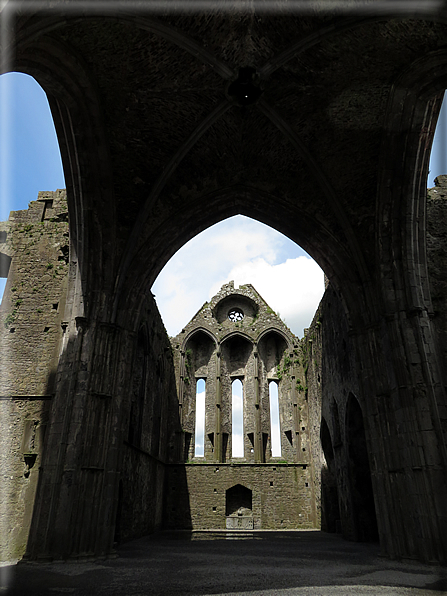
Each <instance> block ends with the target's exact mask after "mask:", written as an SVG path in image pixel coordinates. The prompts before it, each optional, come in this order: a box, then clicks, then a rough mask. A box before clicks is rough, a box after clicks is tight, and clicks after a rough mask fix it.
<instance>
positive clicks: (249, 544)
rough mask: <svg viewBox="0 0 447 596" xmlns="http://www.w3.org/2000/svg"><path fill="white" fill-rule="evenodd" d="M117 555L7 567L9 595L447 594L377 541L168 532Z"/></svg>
mask: <svg viewBox="0 0 447 596" xmlns="http://www.w3.org/2000/svg"><path fill="white" fill-rule="evenodd" d="M117 554H118V556H117V558H116V559H108V560H103V561H94V562H93V561H84V562H81V561H76V562H70V563H63V562H59V563H58V562H52V563H40V564H37V563H19V564H18V565H15V566H9V567H3V568H2V576H1V578H2V588H1V593H2V594H3V593H4V594H8V596H19V595H20V596H22V595H25V594H27V595H28V596H40V595H42V596H44V595H45V596H46V595H54V594H58V593H61V594H62V593H64V594H75V595H77V596H87V595H89V596H91V595H92V594H95V595H96V596H100V595H102V594H104V595H106V594H107V595H108V596H110V595H112V596H115V595H116V596H118V595H119V596H137V595H143V594H144V595H157V596H160V595H166V596H169V595H180V594H181V595H197V596H198V595H207V594H221V595H223V594H232V595H247V596H248V595H250V596H260V595H261V594H262V595H263V596H273V595H276V594H284V595H294V594H296V595H302V594H312V595H316V594H318V595H321V596H326V595H332V594H336V595H339V594H340V595H341V594H356V595H357V594H371V595H372V594H374V595H378V594H384V595H385V594H386V595H388V594H399V595H407V594H408V595H410V594H411V595H412V596H428V595H432V596H435V595H436V594H440V593H441V594H446V593H447V569H445V568H441V567H438V566H430V565H423V564H420V563H412V562H397V561H391V560H389V559H385V558H383V557H381V556H380V553H379V545H378V544H377V543H353V542H347V541H345V540H343V539H342V538H341V537H340V536H338V535H335V534H325V533H322V532H319V531H299V532H298V531H286V532H268V531H259V532H243V533H238V532H223V531H222V532H209V533H207V532H193V533H188V532H183V533H176V532H166V533H159V534H157V535H152V536H149V537H146V538H142V539H140V540H135V541H132V542H128V543H126V544H124V545H121V546H119V547H118V548H117Z"/></svg>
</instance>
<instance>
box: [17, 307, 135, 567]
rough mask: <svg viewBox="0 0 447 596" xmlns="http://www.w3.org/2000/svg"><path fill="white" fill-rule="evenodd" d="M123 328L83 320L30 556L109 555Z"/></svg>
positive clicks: (67, 366) (59, 394)
mask: <svg viewBox="0 0 447 596" xmlns="http://www.w3.org/2000/svg"><path fill="white" fill-rule="evenodd" d="M120 347H121V330H120V329H119V328H118V327H117V326H115V325H109V324H96V325H92V324H89V322H88V321H87V320H86V319H84V318H82V317H77V318H76V330H75V331H74V332H72V335H71V338H70V339H69V342H68V346H67V349H66V352H65V354H64V356H63V359H64V361H63V364H61V366H60V369H59V373H58V380H57V387H56V395H55V398H54V404H53V408H52V415H51V422H50V426H49V435H48V437H47V440H46V442H45V452H44V454H43V466H42V476H41V482H40V484H39V488H38V494H37V497H36V505H35V511H34V516H33V522H32V527H31V532H30V538H29V543H28V549H27V555H26V557H27V558H32V559H35V558H38V559H42V558H43V559H58V558H62V559H65V558H67V557H69V556H70V557H75V558H76V557H79V556H99V555H107V554H109V553H110V552H112V548H113V523H114V517H113V516H114V512H115V508H116V507H115V505H116V503H115V500H116V499H115V496H116V486H117V482H118V471H117V469H118V460H119V444H120V442H119V440H118V438H119V437H118V435H120V432H121V428H120V414H121V399H122V395H121V392H120V394H118V393H117V392H116V382H117V380H118V378H119V377H120V376H122V372H123V371H124V370H126V369H128V366H127V365H128V362H127V359H128V357H129V356H127V357H126V353H129V349H128V346H127V347H126V350H124V351H123V353H120Z"/></svg>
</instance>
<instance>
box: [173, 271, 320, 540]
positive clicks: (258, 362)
mask: <svg viewBox="0 0 447 596" xmlns="http://www.w3.org/2000/svg"><path fill="white" fill-rule="evenodd" d="M237 313H239V318H232V317H233V315H234V314H236V315H237ZM172 345H173V351H174V361H175V366H176V375H177V385H178V394H179V408H180V412H181V420H182V433H181V434H180V435H179V436H178V438H177V440H179V441H182V444H181V445H178V447H177V448H176V449H175V450H174V451H173V453H175V457H173V458H172V459H171V461H172V465H171V466H169V472H168V490H167V507H166V524H167V526H168V527H170V528H175V527H179V528H192V529H223V528H225V527H226V523H227V519H226V517H228V516H225V503H226V500H225V495H226V491H227V490H229V489H231V488H232V487H238V486H239V487H240V490H241V491H242V493H243V491H244V490H245V491H251V493H252V506H253V509H252V510H251V511H250V514H247V511H248V510H249V509H250V508H248V507H245V506H242V505H241V507H242V509H244V510H245V513H246V514H247V515H248V517H247V519H248V518H250V516H252V518H250V519H252V524H253V525H254V527H255V528H256V529H282V528H288V529H291V528H309V527H317V526H318V524H319V517H318V513H317V509H316V506H315V503H316V501H315V494H314V486H315V483H314V479H313V476H314V471H313V458H312V449H311V441H310V436H311V435H310V432H309V407H308V400H307V388H306V386H305V380H304V379H305V375H306V372H305V371H306V370H307V368H308V358H307V355H306V354H307V352H306V351H305V350H303V346H302V345H301V343H300V341H299V340H298V338H296V337H295V336H294V335H293V334H292V333H291V332H290V330H289V329H288V328H287V327H286V325H285V324H284V323H283V322H282V321H281V319H280V318H279V316H278V315H277V314H276V313H275V312H274V311H273V310H272V309H271V308H270V307H269V306H268V305H267V304H266V303H265V301H264V300H263V299H262V298H261V296H259V294H258V293H257V292H256V290H255V289H254V288H253V287H252V286H251V285H249V284H247V285H244V286H240V287H239V288H234V284H233V282H230V283H228V284H225V285H224V286H223V287H222V288H221V290H220V292H218V294H216V296H215V297H213V298H212V300H211V302H210V303H209V304H208V303H206V304H205V305H204V306H203V307H202V308H201V309H200V310H199V312H198V313H197V314H196V315H195V316H194V317H193V319H192V320H191V321H190V322H189V323H188V324H187V325H186V326H185V328H184V329H183V330H182V332H181V333H180V334H179V335H178V336H177V337H175V338H173V339H172ZM305 349H307V345H306V346H305ZM238 378H239V379H241V380H242V383H243V402H244V406H243V422H244V425H243V426H244V430H243V440H244V452H243V455H241V456H233V453H232V431H233V420H232V382H233V380H234V379H238ZM197 379H204V380H206V385H205V387H206V389H205V392H206V399H205V448H204V455H203V456H202V455H199V454H198V453H196V452H195V425H196V381H197ZM271 382H273V383H275V384H276V385H277V387H278V402H279V419H280V443H281V455H280V456H278V455H277V454H276V453H275V455H273V453H272V438H271V435H272V432H271V420H270V396H269V384H270V383H271ZM219 433H221V434H222V451H221V452H220V451H219V448H218V447H217V444H218V440H217V439H216V437H218V435H219ZM182 463H183V464H184V465H182ZM241 502H242V501H241ZM243 517H244V516H243ZM228 523H229V524H230V526H231V524H232V523H236V521H235V520H233V519H231V520H229V521H228ZM244 523H245V522H244ZM247 523H248V522H247ZM231 527H232V526H231Z"/></svg>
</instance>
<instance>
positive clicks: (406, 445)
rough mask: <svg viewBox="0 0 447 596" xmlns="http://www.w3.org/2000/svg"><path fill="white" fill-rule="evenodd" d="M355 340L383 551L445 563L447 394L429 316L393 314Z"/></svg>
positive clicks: (446, 552)
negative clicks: (445, 424)
mask: <svg viewBox="0 0 447 596" xmlns="http://www.w3.org/2000/svg"><path fill="white" fill-rule="evenodd" d="M355 342H356V347H357V353H358V361H359V363H360V370H359V373H360V374H359V376H360V380H361V383H362V394H363V404H364V411H365V416H364V422H365V433H366V438H367V443H368V452H369V459H370V468H371V476H372V482H373V488H374V493H375V504H376V513H377V521H378V527H379V534H380V542H381V545H382V549H383V551H384V553H385V554H387V555H388V556H391V557H409V558H410V557H413V558H418V559H422V560H426V561H427V562H429V561H437V562H444V563H445V562H446V561H447V514H446V509H445V503H446V502H447V482H446V475H445V471H446V457H445V443H444V441H445V439H444V437H443V434H442V417H441V416H440V411H439V410H440V408H439V405H438V400H439V401H442V400H441V398H440V397H439V396H438V394H439V393H440V392H442V391H443V388H442V386H441V385H440V383H439V378H438V373H437V366H436V362H435V358H434V355H435V350H434V343H433V341H432V339H431V335H430V330H429V320H428V317H427V316H426V315H425V314H424V313H423V312H420V313H406V312H396V313H394V314H392V315H391V314H389V315H387V316H386V318H384V320H383V321H382V323H381V324H380V325H377V326H375V327H370V328H369V329H367V330H363V331H361V332H359V333H357V334H356V335H355ZM444 403H445V402H444ZM444 408H445V406H444ZM444 413H445V412H444ZM416 536H417V540H416V539H415V537H416Z"/></svg>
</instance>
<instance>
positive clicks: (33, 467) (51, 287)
mask: <svg viewBox="0 0 447 596" xmlns="http://www.w3.org/2000/svg"><path fill="white" fill-rule="evenodd" d="M446 196H447V177H445V176H440V177H438V178H437V180H436V186H435V187H434V188H433V189H430V190H429V191H428V201H427V211H428V242H427V250H428V263H429V269H428V271H429V276H430V287H431V290H432V296H433V303H434V313H433V321H434V323H435V326H436V330H437V337H438V341H439V345H440V346H441V348H442V350H444V344H445V337H446V331H445V321H446V316H445V312H446V311H445V309H444V306H445V304H444V303H445V293H446V292H445V287H444V286H445V280H444V267H443V263H444V261H445V244H446V243H445V237H444V236H445V232H444V227H445V225H444V224H445V221H446V213H447V208H446V201H445V197H446ZM0 228H1V229H0V240H1V242H2V245H1V255H2V256H1V259H2V263H3V270H2V273H3V274H5V275H8V280H7V285H6V289H5V294H4V299H3V302H2V305H1V307H0V318H1V327H0V341H1V346H2V361H1V366H2V377H1V390H2V391H1V400H0V407H1V424H2V433H1V457H2V459H1V466H2V472H1V473H2V492H1V508H2V509H1V512H2V516H1V523H2V526H1V527H2V536H4V537H6V540H4V541H2V548H3V550H2V557H3V559H6V560H9V559H14V558H20V557H21V556H23V555H24V553H25V551H26V546H27V542H28V535H29V532H30V528H31V531H33V525H32V516H33V511H34V515H35V508H36V507H42V504H39V502H38V501H36V500H35V494H36V487H37V482H38V478H39V470H40V473H41V474H42V473H43V472H44V470H45V466H42V464H43V461H44V459H45V457H47V458H48V459H49V460H50V462H51V458H50V457H49V455H48V450H50V454H53V455H54V453H55V454H56V455H57V454H58V453H60V452H61V451H62V450H64V449H66V448H67V446H68V445H65V444H64V443H63V442H61V441H60V440H59V439H58V437H60V436H62V435H61V434H60V433H59V434H57V432H58V428H59V427H58V424H57V420H58V417H60V415H61V412H62V414H63V412H64V408H68V407H69V406H68V405H67V406H66V405H64V402H59V405H58V404H57V401H56V400H55V399H54V391H55V389H54V385H55V382H57V380H58V379H59V380H60V382H63V380H64V378H66V376H67V372H66V364H64V359H63V358H62V356H63V351H64V349H65V350H66V349H67V345H68V346H69V345H70V341H69V340H67V334H68V333H69V331H70V326H69V325H68V323H67V321H65V320H64V316H63V313H64V302H65V300H66V297H67V283H68V277H69V268H70V266H73V263H71V262H70V259H69V249H68V247H69V233H68V214H67V206H66V200H65V191H62V190H59V191H55V192H42V193H39V196H38V200H37V201H34V202H32V203H31V204H30V207H29V209H28V210H26V211H18V212H12V213H11V216H10V219H9V221H8V222H6V223H3V224H1V226H0ZM5 264H6V266H5ZM142 304H143V306H142V308H141V310H140V314H139V321H138V324H137V325H135V330H134V331H133V332H127V333H124V332H123V330H119V329H116V328H114V327H113V326H110V325H102V326H101V327H99V328H98V330H97V331H96V333H97V337H98V338H99V340H100V343H99V344H98V348H97V350H96V351H95V352H94V362H93V368H94V370H95V371H96V372H95V375H94V377H93V379H92V380H91V382H90V388H89V395H90V400H91V401H90V407H89V409H88V412H87V416H86V418H84V419H82V418H81V419H79V421H78V423H77V432H80V431H82V432H84V433H85V439H84V450H83V452H82V454H81V456H80V457H81V459H80V462H81V463H80V465H79V464H77V465H78V466H79V469H78V470H77V469H76V467H73V468H66V469H65V472H64V475H65V477H66V478H75V476H76V474H77V473H78V474H79V473H80V474H83V475H89V477H90V481H89V482H88V483H87V484H88V486H89V487H90V488H89V491H88V492H87V493H86V494H84V495H82V498H79V500H78V507H79V509H78V512H77V513H75V512H73V514H77V515H80V514H81V513H82V512H84V513H82V514H83V515H85V511H86V510H89V511H90V516H91V517H92V516H94V515H95V508H94V507H92V503H94V502H95V500H96V501H97V502H98V505H99V506H100V507H101V506H103V505H104V502H105V501H104V499H105V498H106V495H105V493H104V492H103V490H102V489H100V488H98V486H100V484H99V483H98V482H97V480H96V479H98V478H99V477H100V475H101V474H102V473H103V470H104V469H105V466H106V452H107V445H106V442H107V441H108V439H107V429H108V428H110V427H111V425H112V424H116V430H115V431H114V432H115V435H116V436H117V437H119V445H118V450H117V456H116V460H115V463H114V464H113V465H114V466H115V468H114V474H117V476H118V479H117V486H118V490H117V493H116V494H115V495H114V496H113V498H112V499H111V501H110V502H111V505H110V511H111V515H112V516H113V521H112V522H111V523H110V525H109V526H108V527H105V528H104V529H103V533H104V534H105V535H111V539H112V540H115V541H122V540H128V539H131V538H134V537H137V536H140V535H144V534H147V533H150V532H152V531H154V530H156V529H159V528H162V527H165V528H176V529H179V528H181V529H224V528H226V527H231V528H233V527H235V528H237V527H244V528H252V527H253V528H254V529H290V528H303V529H304V528H318V527H320V524H321V528H322V529H323V530H326V531H329V532H341V533H342V534H343V535H344V537H345V538H347V539H350V540H375V539H377V537H378V535H379V534H380V530H379V528H378V522H377V516H378V515H379V514H380V510H381V507H382V506H383V502H384V501H385V499H386V493H384V492H383V484H382V483H381V478H380V475H379V474H378V473H377V468H378V462H377V457H378V455H377V453H376V449H375V445H374V444H373V443H372V442H371V425H374V424H376V423H377V414H374V413H373V414H369V413H368V404H367V402H366V401H365V397H364V384H363V383H362V378H361V374H362V373H361V371H362V363H360V362H359V361H358V357H357V355H356V354H358V352H357V351H356V349H355V347H354V341H355V339H356V338H355V337H354V336H353V334H352V333H351V331H350V327H349V324H348V320H347V317H346V313H345V309H344V306H343V299H342V297H341V295H340V294H339V292H338V291H337V290H335V288H333V287H332V286H331V285H328V287H327V289H326V292H325V295H324V297H323V299H322V301H321V303H320V306H319V308H318V310H317V312H316V314H315V317H314V320H313V321H312V323H311V325H310V327H309V329H308V330H307V331H306V335H305V337H304V338H303V339H302V340H299V339H298V338H296V337H294V336H293V334H292V333H291V332H290V330H289V329H288V328H287V327H286V325H284V323H283V322H282V321H281V319H280V318H279V317H278V316H277V315H276V314H275V313H274V312H273V311H272V309H271V308H270V307H269V306H268V305H267V304H266V303H265V301H264V300H263V299H262V298H261V297H260V296H259V294H258V293H257V292H256V290H255V289H254V288H253V287H252V286H250V285H245V286H241V287H240V288H234V285H233V283H230V284H227V285H225V286H223V287H222V289H221V290H220V292H219V293H218V294H217V295H216V296H215V297H214V298H213V299H212V300H211V302H210V303H207V304H205V305H204V306H203V307H202V308H201V309H200V310H199V312H198V313H197V314H196V316H195V317H194V318H193V319H192V320H191V322H190V323H188V324H187V325H186V326H185V328H184V329H183V330H182V332H181V333H180V334H179V335H178V336H177V337H175V338H172V339H171V340H170V341H169V340H168V338H167V335H166V332H165V330H164V327H163V324H162V322H161V320H160V316H159V314H158V311H157V308H156V305H155V303H154V301H153V298H152V297H151V296H146V297H145V300H144V301H143V303H142ZM234 312H239V314H241V313H242V317H239V320H238V318H237V317H236V319H234V318H233V319H230V318H229V314H230V313H234ZM76 324H77V332H78V333H81V332H82V333H85V334H88V332H89V331H88V323H87V322H86V321H84V320H82V319H80V318H79V319H78V320H77V323H76ZM97 341H98V340H97ZM118 349H119V350H121V352H119V351H117V350H118ZM119 353H121V356H118V354H119ZM80 366H83V365H82V361H81V364H80ZM174 370H175V375H174ZM114 371H115V375H114V374H113V372H114ZM116 378H118V382H117V381H116V380H115V381H114V379H116ZM199 378H200V379H204V380H205V381H206V426H205V449H204V456H203V457H202V456H196V455H195V449H194V432H195V384H196V380H197V379H199ZM235 378H239V379H241V380H242V382H243V387H244V456H243V457H232V450H231V435H232V421H231V382H232V380H234V379H235ZM270 381H274V382H275V383H277V384H278V387H279V408H280V428H281V456H280V457H272V455H271V424H270V418H269V397H268V391H269V390H268V383H269V382H270ZM117 392H118V395H119V396H120V397H119V399H120V403H121V406H120V408H121V411H120V413H119V414H118V413H115V414H114V413H113V410H112V401H113V399H114V398H113V395H114V394H115V393H117ZM114 407H116V406H114ZM60 408H62V410H61V411H60ZM379 416H380V414H379ZM46 429H47V432H45V431H46ZM49 429H51V430H52V431H53V435H52V436H53V443H51V441H50V439H49V438H48V437H49V436H50V438H51V434H50V433H49V432H48V430H49ZM56 431H57V432H56ZM55 432H56V434H55ZM52 446H53V447H52ZM109 449H110V448H109ZM391 472H392V473H395V472H394V471H393V470H391ZM414 488H417V487H414ZM394 506H395V507H399V508H400V509H402V510H405V508H406V507H407V505H406V502H405V499H402V500H401V501H400V502H399V503H395V504H394ZM418 513H419V512H418ZM407 515H408V518H409V519H411V517H412V516H413V515H414V512H412V511H410V510H408V511H407ZM238 524H239V525H238ZM241 524H242V525H241ZM94 527H95V525H94V521H92V525H91V530H92V531H93V529H94ZM34 531H35V530H34ZM84 535H85V533H84ZM87 535H88V533H87ZM79 539H80V538H79ZM84 539H85V538H84ZM385 540H386V537H382V543H383V542H384V541H385ZM78 548H79V547H78ZM81 551H82V544H81ZM82 552H84V555H83V556H88V555H89V551H88V550H87V549H84V551H82Z"/></svg>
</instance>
